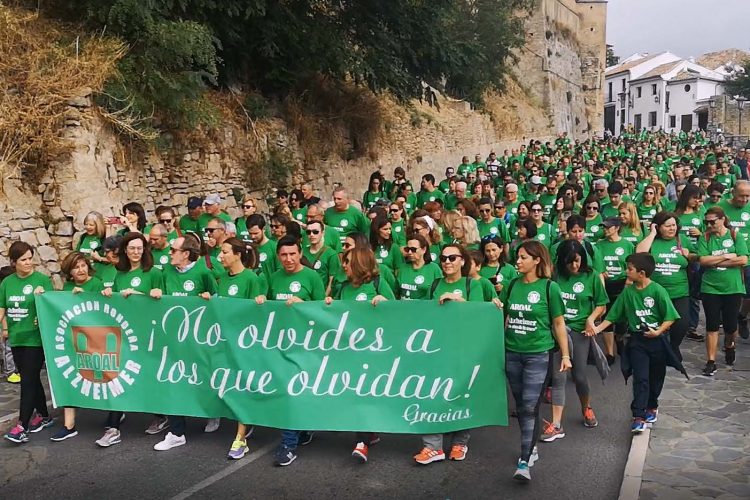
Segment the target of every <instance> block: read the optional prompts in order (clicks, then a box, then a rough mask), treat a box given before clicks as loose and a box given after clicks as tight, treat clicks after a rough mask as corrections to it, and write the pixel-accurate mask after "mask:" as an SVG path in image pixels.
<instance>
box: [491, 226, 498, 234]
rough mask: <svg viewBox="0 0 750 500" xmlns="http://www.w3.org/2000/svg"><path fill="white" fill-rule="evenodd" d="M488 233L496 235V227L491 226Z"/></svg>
mask: <svg viewBox="0 0 750 500" xmlns="http://www.w3.org/2000/svg"><path fill="white" fill-rule="evenodd" d="M490 232H491V233H492V234H497V227H495V226H492V227H491V228H490Z"/></svg>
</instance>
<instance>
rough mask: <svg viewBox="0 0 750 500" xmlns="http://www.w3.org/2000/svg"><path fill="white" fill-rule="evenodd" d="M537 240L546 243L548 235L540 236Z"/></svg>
mask: <svg viewBox="0 0 750 500" xmlns="http://www.w3.org/2000/svg"><path fill="white" fill-rule="evenodd" d="M537 238H538V239H539V241H544V240H546V239H547V235H546V234H538V235H537Z"/></svg>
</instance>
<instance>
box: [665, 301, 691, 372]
mask: <svg viewBox="0 0 750 500" xmlns="http://www.w3.org/2000/svg"><path fill="white" fill-rule="evenodd" d="M672 304H673V305H674V308H675V309H677V312H678V313H679V314H680V319H678V320H677V321H675V322H674V323H672V326H671V327H670V328H669V344H670V345H671V346H672V350H673V351H674V353H675V355H676V356H677V359H679V360H680V361H682V353H681V352H680V344H682V339H684V338H685V335H686V334H687V332H688V328H690V297H680V298H678V299H672Z"/></svg>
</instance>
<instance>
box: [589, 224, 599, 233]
mask: <svg viewBox="0 0 750 500" xmlns="http://www.w3.org/2000/svg"><path fill="white" fill-rule="evenodd" d="M597 231H599V226H591V232H592V233H595V232H597Z"/></svg>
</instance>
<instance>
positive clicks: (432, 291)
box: [430, 276, 471, 302]
mask: <svg viewBox="0 0 750 500" xmlns="http://www.w3.org/2000/svg"><path fill="white" fill-rule="evenodd" d="M441 279H442V278H438V279H436V280H435V281H433V282H432V286H431V287H430V299H433V298H435V290H437V287H438V284H439V283H440V280H441ZM470 295H471V278H470V277H469V276H467V277H466V301H467V302H468V300H469V296H470Z"/></svg>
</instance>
